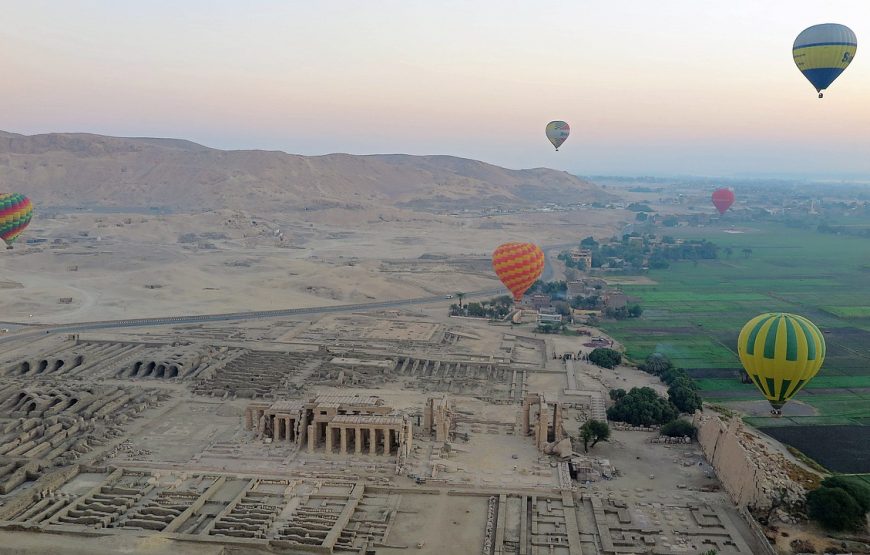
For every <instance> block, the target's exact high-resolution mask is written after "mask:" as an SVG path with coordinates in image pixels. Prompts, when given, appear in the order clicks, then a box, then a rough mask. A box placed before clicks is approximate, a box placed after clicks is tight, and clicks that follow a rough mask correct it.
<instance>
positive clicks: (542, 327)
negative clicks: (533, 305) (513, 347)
mask: <svg viewBox="0 0 870 555" xmlns="http://www.w3.org/2000/svg"><path fill="white" fill-rule="evenodd" d="M535 331H536V332H538V333H562V332H563V331H565V323H564V322H541V323H540V324H538V326H537V327H536V328H535Z"/></svg>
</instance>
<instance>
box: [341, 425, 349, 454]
mask: <svg viewBox="0 0 870 555" xmlns="http://www.w3.org/2000/svg"><path fill="white" fill-rule="evenodd" d="M340 429H341V454H342V455H347V427H346V426H342V427H341V428H340Z"/></svg>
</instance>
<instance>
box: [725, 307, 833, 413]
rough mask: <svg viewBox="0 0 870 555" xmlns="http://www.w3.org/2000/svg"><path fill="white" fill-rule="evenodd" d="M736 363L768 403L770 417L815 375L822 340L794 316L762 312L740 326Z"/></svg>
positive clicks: (822, 350)
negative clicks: (771, 413) (737, 360)
mask: <svg viewBox="0 0 870 555" xmlns="http://www.w3.org/2000/svg"><path fill="white" fill-rule="evenodd" d="M737 352H738V354H739V355H740V362H741V363H742V364H743V368H745V369H746V373H747V374H749V377H750V378H751V379H752V382H753V383H754V384H755V386H756V387H757V388H758V389H759V390H760V391H761V393H762V394H763V395H764V396H765V397H766V398H767V400H768V401H770V405H771V406H772V407H773V411H771V412H773V413H774V414H781V413H782V412H781V409H782V406H783V405H784V404H785V403H786V402H788V400H789V399H791V398H792V397H794V395H795V393H797V392H798V391H800V389H801V388H802V387H803V386H805V385H806V384H807V382H808V381H810V380H811V379H812V378H813V376H815V375H816V374H817V373H818V372H819V368H821V367H822V362H823V361H824V360H825V338H824V336H822V332H820V331H819V328H817V327H816V325H815V324H813V323H812V322H810V321H809V320H807V319H806V318H804V317H803V316H798V315H797V314H787V313H782V312H778V313H774V312H770V313H766V314H761V315H759V316H756V317H755V318H753V319H752V320H750V321H749V322H747V323H746V325H745V326H743V329H741V330H740V336H739V337H738V338H737Z"/></svg>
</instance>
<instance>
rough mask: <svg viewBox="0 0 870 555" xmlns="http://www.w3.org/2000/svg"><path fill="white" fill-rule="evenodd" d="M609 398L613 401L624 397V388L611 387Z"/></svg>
mask: <svg viewBox="0 0 870 555" xmlns="http://www.w3.org/2000/svg"><path fill="white" fill-rule="evenodd" d="M609 395H610V398H611V399H612V400H614V401H619V400H620V399H622V398H623V397H625V390H624V389H622V388H619V389H611V390H610V393H609Z"/></svg>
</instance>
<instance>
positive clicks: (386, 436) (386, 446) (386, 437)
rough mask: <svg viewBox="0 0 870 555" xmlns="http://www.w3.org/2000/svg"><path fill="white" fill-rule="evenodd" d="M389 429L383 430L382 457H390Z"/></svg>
mask: <svg viewBox="0 0 870 555" xmlns="http://www.w3.org/2000/svg"><path fill="white" fill-rule="evenodd" d="M390 431H391V430H390V429H389V428H384V456H385V457H389V456H390Z"/></svg>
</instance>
